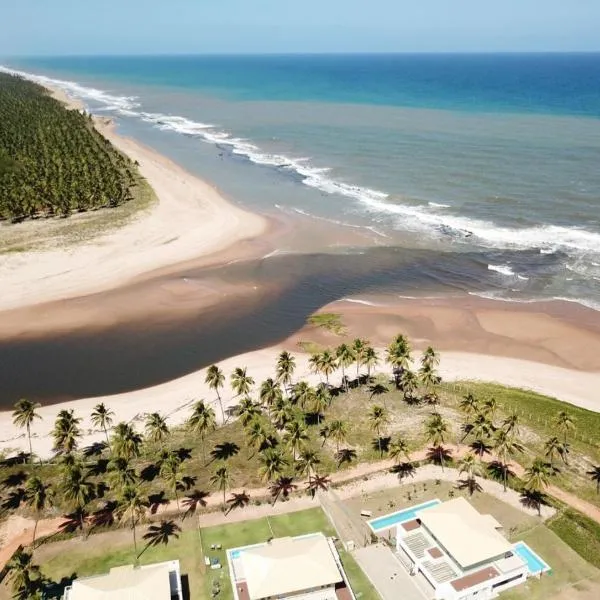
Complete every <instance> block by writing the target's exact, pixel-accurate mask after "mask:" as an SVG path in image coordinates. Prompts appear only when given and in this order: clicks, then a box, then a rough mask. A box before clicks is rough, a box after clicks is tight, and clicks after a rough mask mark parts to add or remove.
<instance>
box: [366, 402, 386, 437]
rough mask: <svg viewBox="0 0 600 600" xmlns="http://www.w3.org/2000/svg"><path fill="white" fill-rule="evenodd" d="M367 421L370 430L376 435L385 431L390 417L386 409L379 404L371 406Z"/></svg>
mask: <svg viewBox="0 0 600 600" xmlns="http://www.w3.org/2000/svg"><path fill="white" fill-rule="evenodd" d="M367 419H368V420H369V426H370V428H371V429H372V430H373V431H375V432H376V433H379V432H380V431H381V430H382V429H385V428H386V427H387V426H388V425H389V423H390V416H389V413H388V411H387V409H386V408H385V407H383V406H380V405H379V404H375V405H373V406H371V409H370V410H369V413H368V415H367Z"/></svg>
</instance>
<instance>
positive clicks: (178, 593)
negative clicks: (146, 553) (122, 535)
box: [63, 560, 183, 600]
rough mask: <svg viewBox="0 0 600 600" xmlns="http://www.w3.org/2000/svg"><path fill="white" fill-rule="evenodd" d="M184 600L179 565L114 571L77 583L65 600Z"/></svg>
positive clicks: (170, 564)
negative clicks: (125, 599)
mask: <svg viewBox="0 0 600 600" xmlns="http://www.w3.org/2000/svg"><path fill="white" fill-rule="evenodd" d="M124 598H127V600H183V594H182V589H181V572H180V570H179V561H178V560H170V561H168V562H162V563H154V564H151V565H144V566H142V567H134V566H133V565H125V566H122V567H114V568H112V569H111V570H110V572H109V573H107V574H106V575H96V576H94V577H84V578H82V579H75V580H74V581H73V583H72V584H71V585H70V586H69V587H68V588H67V589H66V590H65V594H64V596H63V600H123V599H124Z"/></svg>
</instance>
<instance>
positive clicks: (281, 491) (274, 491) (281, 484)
mask: <svg viewBox="0 0 600 600" xmlns="http://www.w3.org/2000/svg"><path fill="white" fill-rule="evenodd" d="M297 487H298V486H297V485H296V484H295V483H294V478H293V477H279V478H277V479H276V480H275V481H273V483H271V485H270V486H269V491H270V492H271V497H272V498H273V504H271V506H275V503H276V502H277V500H278V499H279V498H280V497H283V498H284V499H287V498H288V497H289V495H290V494H291V493H292V492H293V491H294V490H295V489H297Z"/></svg>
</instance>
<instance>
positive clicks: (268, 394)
mask: <svg viewBox="0 0 600 600" xmlns="http://www.w3.org/2000/svg"><path fill="white" fill-rule="evenodd" d="M259 398H260V402H261V404H262V405H264V406H267V407H271V406H273V404H274V403H275V401H276V400H277V399H278V398H281V387H279V384H278V383H277V382H276V381H274V380H273V379H272V378H270V377H269V379H267V380H265V381H263V382H262V383H261V384H260V392H259Z"/></svg>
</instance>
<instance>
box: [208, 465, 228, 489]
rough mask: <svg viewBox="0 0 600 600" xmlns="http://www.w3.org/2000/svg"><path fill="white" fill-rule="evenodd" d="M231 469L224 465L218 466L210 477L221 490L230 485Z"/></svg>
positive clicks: (213, 483)
mask: <svg viewBox="0 0 600 600" xmlns="http://www.w3.org/2000/svg"><path fill="white" fill-rule="evenodd" d="M230 478H231V477H230V475H229V469H228V468H227V467H226V466H225V465H223V466H221V467H218V468H217V469H216V471H215V472H214V473H213V475H212V476H211V478H210V482H211V484H212V485H214V486H216V487H217V488H218V489H219V490H221V491H225V490H226V489H227V487H228V486H229V481H230Z"/></svg>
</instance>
